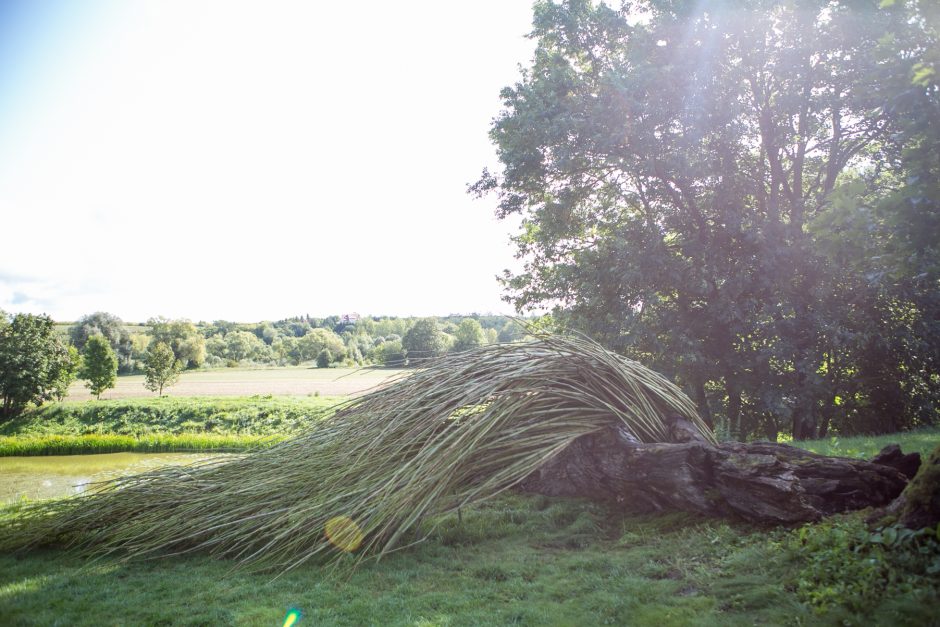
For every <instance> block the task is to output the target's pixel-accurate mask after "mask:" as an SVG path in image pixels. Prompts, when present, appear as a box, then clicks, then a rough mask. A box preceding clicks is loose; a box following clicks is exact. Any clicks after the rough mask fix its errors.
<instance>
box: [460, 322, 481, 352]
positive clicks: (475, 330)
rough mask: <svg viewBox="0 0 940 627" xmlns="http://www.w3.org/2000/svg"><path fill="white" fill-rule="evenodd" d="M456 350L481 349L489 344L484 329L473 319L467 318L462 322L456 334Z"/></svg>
mask: <svg viewBox="0 0 940 627" xmlns="http://www.w3.org/2000/svg"><path fill="white" fill-rule="evenodd" d="M454 338H455V340H456V341H455V342H454V350H455V351H466V350H471V349H474V348H479V347H480V346H483V345H484V344H487V343H488V342H487V341H486V335H485V334H484V333H483V327H482V326H480V323H479V322H477V321H476V320H474V319H473V318H466V319H464V320H463V321H461V323H460V325H458V326H457V330H456V331H455V332H454Z"/></svg>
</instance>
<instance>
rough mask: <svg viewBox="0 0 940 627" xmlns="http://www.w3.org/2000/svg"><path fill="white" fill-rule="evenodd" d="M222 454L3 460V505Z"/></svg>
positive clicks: (0, 485) (0, 479) (63, 493)
mask: <svg viewBox="0 0 940 627" xmlns="http://www.w3.org/2000/svg"><path fill="white" fill-rule="evenodd" d="M224 456H225V454H223V453H213V454H204V453H105V454H100V455H48V456H36V457H0V504H3V503H10V502H11V501H15V500H19V499H20V498H22V497H24V496H25V497H27V498H30V499H47V498H52V497H57V496H67V495H70V494H78V493H80V492H83V491H84V490H85V489H86V487H87V486H88V484H89V483H93V482H96V481H105V480H107V479H113V478H115V477H120V476H121V475H127V474H132V473H138V472H144V471H147V470H153V469H155V468H159V467H161V466H167V465H169V464H191V463H193V462H197V461H202V460H206V459H213V458H218V457H224Z"/></svg>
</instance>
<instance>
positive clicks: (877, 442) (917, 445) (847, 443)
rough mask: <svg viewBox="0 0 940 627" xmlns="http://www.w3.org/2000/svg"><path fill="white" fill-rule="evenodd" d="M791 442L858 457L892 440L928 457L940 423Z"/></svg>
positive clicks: (824, 452) (939, 441)
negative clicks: (930, 425)
mask: <svg viewBox="0 0 940 627" xmlns="http://www.w3.org/2000/svg"><path fill="white" fill-rule="evenodd" d="M790 444H793V445H794V446H799V447H801V448H805V449H807V450H809V451H813V452H814V453H819V454H821V455H833V456H837V457H855V458H859V459H869V458H872V457H874V456H875V455H877V454H878V452H879V451H880V450H881V449H883V448H884V447H886V446H888V445H889V444H900V445H901V450H902V451H903V452H905V453H920V455H921V457H926V456H927V454H928V453H930V451H932V450H933V449H934V448H935V447H936V446H937V445H938V444H940V427H929V428H924V429H917V430H916V431H907V432H905V433H889V434H887V435H856V436H848V437H841V438H840V437H838V436H833V437H831V438H826V439H822V440H805V441H803V442H790Z"/></svg>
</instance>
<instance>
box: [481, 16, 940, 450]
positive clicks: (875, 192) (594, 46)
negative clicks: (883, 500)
mask: <svg viewBox="0 0 940 627" xmlns="http://www.w3.org/2000/svg"><path fill="white" fill-rule="evenodd" d="M934 5H935V3H929V2H910V3H897V5H892V6H890V7H887V6H886V7H885V8H884V9H878V8H877V7H876V5H875V4H873V3H868V4H866V3H839V4H837V5H834V4H832V3H831V2H828V1H826V0H812V1H810V2H803V3H799V4H794V3H784V4H780V3H769V4H768V3H766V2H761V1H759V0H747V1H744V2H736V3H733V6H732V5H731V4H727V3H724V4H723V3H719V4H717V5H713V4H708V5H707V6H705V5H703V4H701V3H699V4H695V3H692V4H688V3H685V4H683V3H680V4H679V5H677V4H676V3H675V2H671V1H667V0H647V1H642V2H639V3H633V2H631V3H624V4H623V9H622V10H619V11H618V10H617V9H616V8H611V7H609V6H607V5H605V4H603V3H594V2H589V1H587V0H571V1H569V2H563V3H555V2H538V3H536V5H535V17H534V30H533V33H532V37H533V39H534V41H535V43H536V46H537V47H536V52H535V54H534V56H533V61H532V65H531V67H529V68H526V69H525V70H524V71H523V74H522V77H521V79H520V80H519V82H518V83H516V84H515V85H513V86H511V87H507V88H506V89H504V90H503V91H502V93H501V97H502V100H503V105H504V108H503V111H502V113H501V114H500V115H499V116H498V117H497V118H496V119H495V121H494V123H493V126H492V129H491V134H490V136H491V139H492V141H493V142H494V143H495V144H496V146H497V149H498V153H499V155H500V159H501V161H502V171H501V172H498V173H491V172H486V171H484V174H483V176H482V177H481V179H480V180H479V181H478V182H477V183H476V184H475V185H473V186H472V188H471V191H472V192H474V193H479V194H484V193H488V192H495V193H496V194H497V195H498V199H499V209H498V213H499V214H500V215H501V216H508V215H511V214H519V215H520V216H521V218H522V222H521V229H520V232H519V234H518V235H517V236H516V238H515V241H516V244H517V248H518V251H519V255H520V256H521V258H522V259H523V260H524V268H523V270H522V271H521V272H519V273H518V274H515V275H507V277H506V280H505V285H506V287H507V290H508V296H509V298H510V299H511V301H512V302H513V304H515V306H516V307H517V309H519V310H520V311H522V310H526V309H544V308H546V307H554V311H553V317H554V319H555V320H557V321H558V322H559V323H561V324H562V325H564V326H565V327H568V328H574V329H578V330H582V331H584V332H586V333H588V334H590V335H591V336H592V337H594V338H596V339H598V340H600V341H602V342H603V343H604V344H605V345H606V346H608V347H611V348H613V349H615V350H617V351H620V352H623V353H625V354H628V355H630V356H633V357H636V358H639V359H642V360H643V361H644V362H645V363H649V364H650V365H652V366H653V367H655V368H656V369H657V370H660V371H662V372H665V373H666V374H667V375H668V376H670V377H671V378H675V379H677V380H679V381H680V382H681V383H682V385H683V386H684V388H685V389H687V390H689V392H690V394H691V396H692V397H693V398H694V399H695V401H696V403H697V404H698V406H699V409H700V412H701V413H702V415H703V416H705V418H706V419H707V420H712V421H713V422H715V423H716V424H718V425H719V426H720V427H721V429H722V430H723V431H726V432H729V433H731V434H732V435H734V436H736V437H746V436H763V437H770V436H775V435H776V434H777V433H778V432H781V431H789V432H791V433H792V434H793V435H794V437H795V438H797V439H803V438H811V437H815V436H816V435H825V434H826V433H827V432H828V430H829V428H831V427H832V428H836V429H838V430H839V431H840V433H850V432H853V431H854V432H866V431H872V430H879V431H882V432H888V431H896V430H899V429H900V428H902V427H908V428H909V427H912V426H918V425H922V424H929V423H931V422H934V421H936V420H937V417H938V407H940V377H937V376H936V373H937V372H938V370H940V322H938V320H940V296H938V294H940V289H938V288H940V283H938V280H940V275H938V274H937V273H938V268H940V248H938V246H937V245H936V242H937V241H940V222H938V219H937V216H938V215H940V211H938V209H937V207H938V205H937V203H938V201H940V189H938V187H937V181H940V176H938V174H940V172H938V171H937V168H938V166H937V160H936V154H937V146H938V145H940V144H938V143H937V137H938V136H937V133H938V131H937V129H938V128H940V123H938V122H940V107H938V98H940V95H938V94H940V90H938V89H937V88H936V84H937V83H936V79H937V75H936V73H932V72H929V71H924V68H931V69H932V68H934V67H935V66H936V62H937V53H936V51H937V50H938V49H940V46H938V41H940V38H938V32H937V29H936V20H935V18H936V14H937V12H936V10H935V9H934V8H932V7H933V6H934ZM638 12H639V13H642V14H643V15H644V19H643V20H633V19H631V17H630V16H631V15H635V14H636V13H638ZM850 177H855V178H856V179H857V180H858V184H856V185H854V186H853V187H851V188H849V187H843V186H844V185H849V184H850V182H851V181H850ZM901 182H903V183H901ZM899 183H901V184H899ZM840 195H841V199H840ZM853 199H854V200H855V201H856V202H854V204H853V203H852V202H849V201H850V200H853ZM869 201H870V202H869ZM859 208H864V209H866V210H865V211H859V210H858V209H859ZM830 212H831V213H832V215H829V214H830ZM872 235H874V236H875V237H872ZM832 242H836V243H838V246H836V247H833V246H831V245H830V244H831V243H832Z"/></svg>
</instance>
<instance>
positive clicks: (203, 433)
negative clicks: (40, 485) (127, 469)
mask: <svg viewBox="0 0 940 627" xmlns="http://www.w3.org/2000/svg"><path fill="white" fill-rule="evenodd" d="M341 400H342V399H338V398H325V397H310V398H302V399H298V398H274V397H252V398H237V397H224V398H211V397H210V398H166V397H165V398H151V399H126V400H115V401H70V402H64V403H56V404H52V405H46V406H44V407H42V408H39V409H37V410H33V411H30V412H27V413H26V414H24V415H23V416H20V417H19V418H16V419H14V420H12V421H9V422H6V423H4V424H3V425H0V456H2V455H74V454H79V453H114V452H120V451H137V452H165V451H206V450H219V449H224V450H245V449H247V448H252V447H256V446H264V445H269V444H270V443H272V442H274V441H279V440H281V439H283V438H284V437H286V436H288V435H289V434H291V433H292V432H294V431H296V430H297V429H299V428H301V427H303V426H304V425H307V424H310V422H311V421H315V420H318V419H320V418H321V417H323V416H324V415H325V414H326V413H327V412H329V411H331V408H332V407H333V406H334V405H336V403H338V402H340V401H341Z"/></svg>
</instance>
